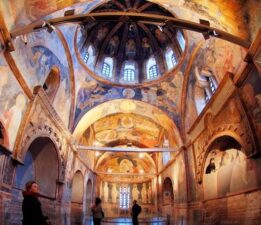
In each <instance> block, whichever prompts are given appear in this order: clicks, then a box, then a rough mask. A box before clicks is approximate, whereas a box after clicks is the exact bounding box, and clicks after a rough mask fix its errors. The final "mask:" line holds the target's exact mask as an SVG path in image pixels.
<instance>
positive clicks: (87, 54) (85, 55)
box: [83, 50, 89, 63]
mask: <svg viewBox="0 0 261 225" xmlns="http://www.w3.org/2000/svg"><path fill="white" fill-rule="evenodd" d="M88 59H89V52H88V51H87V50H86V51H85V53H84V55H83V61H84V62H85V63H87V62H88Z"/></svg>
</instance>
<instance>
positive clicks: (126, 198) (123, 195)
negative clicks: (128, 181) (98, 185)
mask: <svg viewBox="0 0 261 225" xmlns="http://www.w3.org/2000/svg"><path fill="white" fill-rule="evenodd" d="M129 204H130V187H128V186H121V187H120V208H121V209H128V208H129Z"/></svg>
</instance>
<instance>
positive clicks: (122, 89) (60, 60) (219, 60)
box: [0, 0, 256, 181]
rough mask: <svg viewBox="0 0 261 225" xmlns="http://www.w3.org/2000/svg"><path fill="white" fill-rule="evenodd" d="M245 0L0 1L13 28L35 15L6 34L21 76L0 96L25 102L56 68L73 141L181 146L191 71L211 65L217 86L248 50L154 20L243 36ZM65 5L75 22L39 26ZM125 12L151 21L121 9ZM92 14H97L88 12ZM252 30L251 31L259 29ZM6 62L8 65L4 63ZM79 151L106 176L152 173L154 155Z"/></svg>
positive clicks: (190, 103) (191, 100)
mask: <svg viewBox="0 0 261 225" xmlns="http://www.w3.org/2000/svg"><path fill="white" fill-rule="evenodd" d="M245 2H247V1H229V3H227V2H225V1H219V0H218V1H215V3H214V1H200V0H191V1H187V0H184V1H173V0H151V1H141V0H119V1H100V0H95V1H84V0H52V1H43V0H21V1H20V0H19V1H18V0H13V1H8V0H3V1H1V3H0V6H1V9H2V13H3V17H4V18H5V20H6V21H5V22H6V27H7V29H9V31H12V30H14V28H19V27H23V26H25V25H26V24H30V22H35V21H36V22H35V24H36V25H35V26H34V25H33V24H34V23H32V24H30V25H31V26H30V25H28V27H27V28H28V29H24V30H23V31H24V33H25V35H21V33H20V34H19V35H17V36H16V37H17V38H16V39H13V40H12V41H13V44H14V47H15V51H14V52H12V55H11V56H12V57H13V59H14V60H13V61H14V62H15V64H16V66H17V71H20V74H18V75H17V74H16V76H17V77H18V78H17V77H15V76H12V72H11V71H10V76H9V74H8V76H7V81H5V84H3V85H2V86H3V88H6V89H5V91H3V92H2V93H4V92H5V93H7V94H2V96H1V98H2V99H1V101H3V102H5V101H6V103H5V105H10V106H11V105H13V102H10V100H9V98H10V96H12V98H13V99H15V97H16V96H17V95H22V96H23V97H24V99H26V102H30V96H32V98H33V89H34V87H35V86H38V85H40V86H44V84H45V81H46V78H47V76H48V74H49V72H50V70H51V68H53V66H56V67H57V68H58V69H59V71H60V78H61V83H60V86H59V88H58V91H57V94H56V96H55V98H54V100H53V102H52V103H51V104H52V106H53V108H54V110H55V111H56V112H57V115H58V116H59V117H60V118H61V121H62V122H61V123H63V124H64V126H65V127H67V128H68V130H69V131H70V132H71V133H72V137H73V139H74V140H75V142H76V143H77V144H79V145H86V146H89V147H90V146H91V147H92V146H98V147H115V148H119V147H122V146H123V147H125V148H127V147H128V145H129V144H130V143H131V145H132V146H134V147H139V148H146V147H147V148H148V147H161V146H162V144H163V142H164V139H165V138H166V139H168V141H169V146H170V147H172V148H175V149H178V148H179V147H181V146H182V145H183V141H184V139H185V138H186V137H185V134H186V130H187V129H189V127H191V126H192V125H193V123H194V121H195V118H197V115H198V112H197V111H196V109H195V102H196V100H197V99H196V98H195V96H196V91H195V90H196V89H195V84H197V80H196V78H195V74H196V73H195V71H198V72H199V73H201V72H202V71H203V69H204V71H205V70H207V71H211V72H212V73H213V74H214V75H215V76H216V78H217V83H220V82H221V80H222V78H223V77H224V75H225V74H226V72H227V71H228V72H231V73H233V74H237V72H238V71H240V68H241V64H242V61H243V58H244V50H243V49H242V48H241V47H239V46H237V45H234V44H232V43H230V42H227V41H224V40H222V39H217V38H215V37H212V38H210V39H208V40H205V39H204V37H203V35H202V33H197V32H193V31H191V30H186V31H183V30H181V29H177V28H176V27H175V26H174V24H175V23H168V22H167V21H164V20H161V22H159V20H153V17H154V18H155V17H158V16H162V17H164V16H167V17H171V18H174V19H175V18H180V19H182V20H188V21H191V22H195V23H197V24H198V22H199V19H204V20H206V21H209V22H210V24H211V27H216V28H219V29H222V30H225V31H226V32H229V33H231V34H234V35H237V36H240V37H242V38H244V39H247V38H248V36H247V35H248V33H249V32H248V25H249V24H248V22H247V18H248V17H247V14H246V12H245V11H244V10H243V9H245V8H247V7H243V5H244V4H245ZM158 4H159V5H158ZM250 6H251V5H250ZM65 7H67V8H65ZM252 7H253V6H252ZM10 9H12V10H10ZM68 9H69V11H70V10H71V9H73V10H74V15H72V17H73V16H74V17H75V21H68V20H67V21H65V22H64V21H63V22H62V24H60V23H56V24H53V26H54V28H55V29H53V28H52V27H50V24H49V25H48V26H46V23H43V22H44V21H43V20H45V21H56V20H58V19H59V18H61V20H63V19H64V18H65V17H66V16H65V14H66V12H67V11H68ZM166 9H168V10H169V11H168V10H166ZM123 12H126V13H138V15H143V16H144V17H143V18H150V19H142V16H129V17H128V16H124V15H122V14H119V13H123ZM88 13H97V14H98V13H100V14H103V15H101V16H100V17H99V16H97V17H95V18H91V17H89V16H88V15H87V14H88ZM106 13H110V14H111V15H112V14H114V16H111V17H109V16H106ZM117 13H118V16H117ZM146 16H147V17H146ZM248 16H249V15H248ZM69 17H70V16H69ZM78 17H79V18H82V20H77V18H78ZM250 17H251V15H250ZM76 20H77V21H76ZM39 21H40V22H39ZM38 22H39V23H38ZM75 22H76V23H75ZM43 24H45V27H43ZM1 28H2V27H1ZM46 28H48V29H46ZM50 28H52V29H50ZM250 29H252V30H253V32H252V33H254V31H255V30H256V27H250ZM11 33H12V32H11ZM18 33H19V32H18ZM22 34H23V33H22ZM25 37H26V38H25ZM26 39H27V40H26ZM11 56H10V57H11ZM2 64H3V65H2ZM2 64H1V66H2V67H4V68H5V67H7V65H5V62H3V63H2ZM6 74H7V73H6ZM15 79H17V80H19V81H23V85H22V87H20V86H18V84H17V86H14V85H15V84H16V83H17V82H16V81H17V80H15ZM9 87H14V88H13V89H11V88H9ZM7 89H8V91H6V90H7ZM3 90H4V89H3ZM24 93H26V94H24ZM7 95H8V96H7ZM28 96H29V97H28ZM28 104H29V103H28ZM2 108H3V109H4V107H2ZM1 110H2V109H1ZM19 110H20V109H19ZM36 110H38V109H36ZM25 111H26V110H23V109H21V110H20V111H19V113H21V115H22V113H24V112H25ZM39 115H40V112H39ZM21 118H22V116H20V118H19V122H20V121H21ZM39 119H40V118H39ZM14 121H16V120H14ZM17 124H18V125H19V123H17ZM10 133H11V132H10ZM10 136H12V133H11V135H10ZM14 137H15V136H14ZM126 137H127V138H126ZM78 147H79V146H78ZM78 150H79V151H78V152H80V153H79V155H80V157H82V158H83V159H84V161H85V162H88V163H89V162H90V161H91V160H92V161H94V162H93V164H91V163H90V164H89V165H91V166H90V168H92V169H97V171H99V172H101V173H104V177H107V178H109V179H110V178H111V177H113V174H107V173H108V170H112V172H113V173H121V171H125V173H127V174H128V175H129V176H128V177H126V180H128V179H129V181H131V180H132V178H133V176H135V179H136V178H137V180H138V177H139V179H142V178H140V177H142V176H144V175H145V173H147V174H148V175H150V174H153V173H154V172H155V170H156V169H155V167H154V162H156V155H157V153H146V156H145V157H144V158H140V157H139V154H138V153H133V154H132V153H129V152H128V153H126V152H124V153H123V152H116V151H115V152H113V153H112V152H107V153H104V154H101V155H99V156H98V157H95V153H94V152H93V151H86V150H81V149H80V148H79V149H78ZM141 151H142V149H141ZM90 152H91V153H90ZM89 153H90V154H89ZM88 154H89V155H88ZM159 155H160V154H158V155H157V156H159ZM159 161H161V159H160V157H159V158H158V161H157V163H160V162H159ZM121 162H122V163H121ZM157 166H158V165H157ZM158 169H161V168H160V167H159V168H158ZM128 171H129V172H128ZM142 171H144V175H142ZM112 172H111V173H112ZM147 178H148V177H147ZM147 178H146V177H145V176H144V177H143V179H147Z"/></svg>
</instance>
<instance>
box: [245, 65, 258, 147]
mask: <svg viewBox="0 0 261 225" xmlns="http://www.w3.org/2000/svg"><path fill="white" fill-rule="evenodd" d="M253 73H254V74H253V76H252V74H251V75H250V76H249V78H248V79H247V80H246V82H245V84H244V86H243V89H242V99H243V101H244V104H245V106H246V109H247V111H248V114H249V115H250V117H251V119H252V121H253V124H254V126H255V130H256V135H257V140H258V141H259V144H261V88H260V83H261V75H260V74H258V72H257V70H254V71H253Z"/></svg>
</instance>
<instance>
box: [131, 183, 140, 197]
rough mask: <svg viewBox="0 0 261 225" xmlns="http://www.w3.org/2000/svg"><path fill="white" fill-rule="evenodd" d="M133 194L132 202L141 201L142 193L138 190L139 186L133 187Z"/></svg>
mask: <svg viewBox="0 0 261 225" xmlns="http://www.w3.org/2000/svg"><path fill="white" fill-rule="evenodd" d="M131 194H132V200H138V199H139V194H140V192H139V190H138V187H137V184H134V185H133V188H132V192H131Z"/></svg>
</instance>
